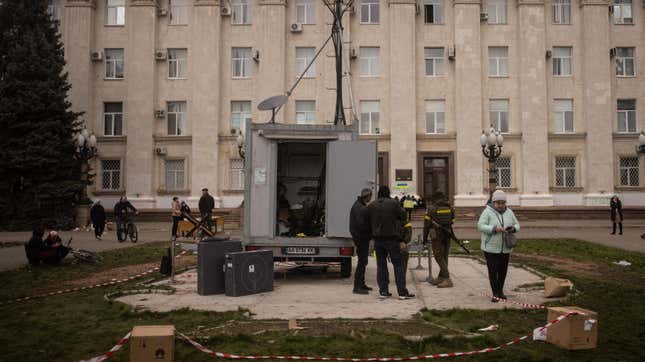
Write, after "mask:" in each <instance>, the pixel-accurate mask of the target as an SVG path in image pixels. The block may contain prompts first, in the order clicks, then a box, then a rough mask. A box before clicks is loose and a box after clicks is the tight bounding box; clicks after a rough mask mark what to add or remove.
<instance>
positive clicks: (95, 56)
mask: <svg viewBox="0 0 645 362" xmlns="http://www.w3.org/2000/svg"><path fill="white" fill-rule="evenodd" d="M90 59H92V60H93V61H99V60H103V52H102V51H100V50H92V51H91V52H90Z"/></svg>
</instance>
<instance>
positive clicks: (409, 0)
mask: <svg viewBox="0 0 645 362" xmlns="http://www.w3.org/2000/svg"><path fill="white" fill-rule="evenodd" d="M387 4H388V6H392V5H416V4H417V2H416V1H415V0H389V1H388V2H387Z"/></svg>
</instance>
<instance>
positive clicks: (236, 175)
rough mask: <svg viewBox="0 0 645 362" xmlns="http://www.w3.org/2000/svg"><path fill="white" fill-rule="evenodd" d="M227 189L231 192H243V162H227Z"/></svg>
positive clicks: (233, 160) (238, 160)
mask: <svg viewBox="0 0 645 362" xmlns="http://www.w3.org/2000/svg"><path fill="white" fill-rule="evenodd" d="M229 163H230V164H229V166H230V168H229V178H230V180H229V187H230V188H231V190H244V160H241V159H234V158H232V159H230V160H229Z"/></svg>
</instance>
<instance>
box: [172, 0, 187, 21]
mask: <svg viewBox="0 0 645 362" xmlns="http://www.w3.org/2000/svg"><path fill="white" fill-rule="evenodd" d="M191 10H192V6H191V5H190V0H170V25H187V24H188V20H189V19H190V11H191Z"/></svg>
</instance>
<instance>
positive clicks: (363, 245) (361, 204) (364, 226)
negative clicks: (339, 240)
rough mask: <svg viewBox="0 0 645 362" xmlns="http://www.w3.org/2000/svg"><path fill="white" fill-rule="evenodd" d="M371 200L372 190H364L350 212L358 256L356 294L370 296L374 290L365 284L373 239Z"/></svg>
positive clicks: (352, 232)
mask: <svg viewBox="0 0 645 362" xmlns="http://www.w3.org/2000/svg"><path fill="white" fill-rule="evenodd" d="M370 200H372V190H370V189H368V188H365V189H363V190H362V191H361V195H360V196H359V197H358V198H357V199H356V201H355V202H354V205H353V206H352V209H351V211H350V212H349V232H350V234H352V239H353V240H354V245H355V246H356V255H357V256H358V263H357V264H356V271H355V272H354V293H356V294H368V293H369V292H370V291H371V290H372V288H370V287H368V286H367V285H366V284H365V268H366V267H367V261H368V254H369V248H370V240H371V239H372V234H371V232H370V220H369V214H368V210H367V204H369V202H370Z"/></svg>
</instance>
